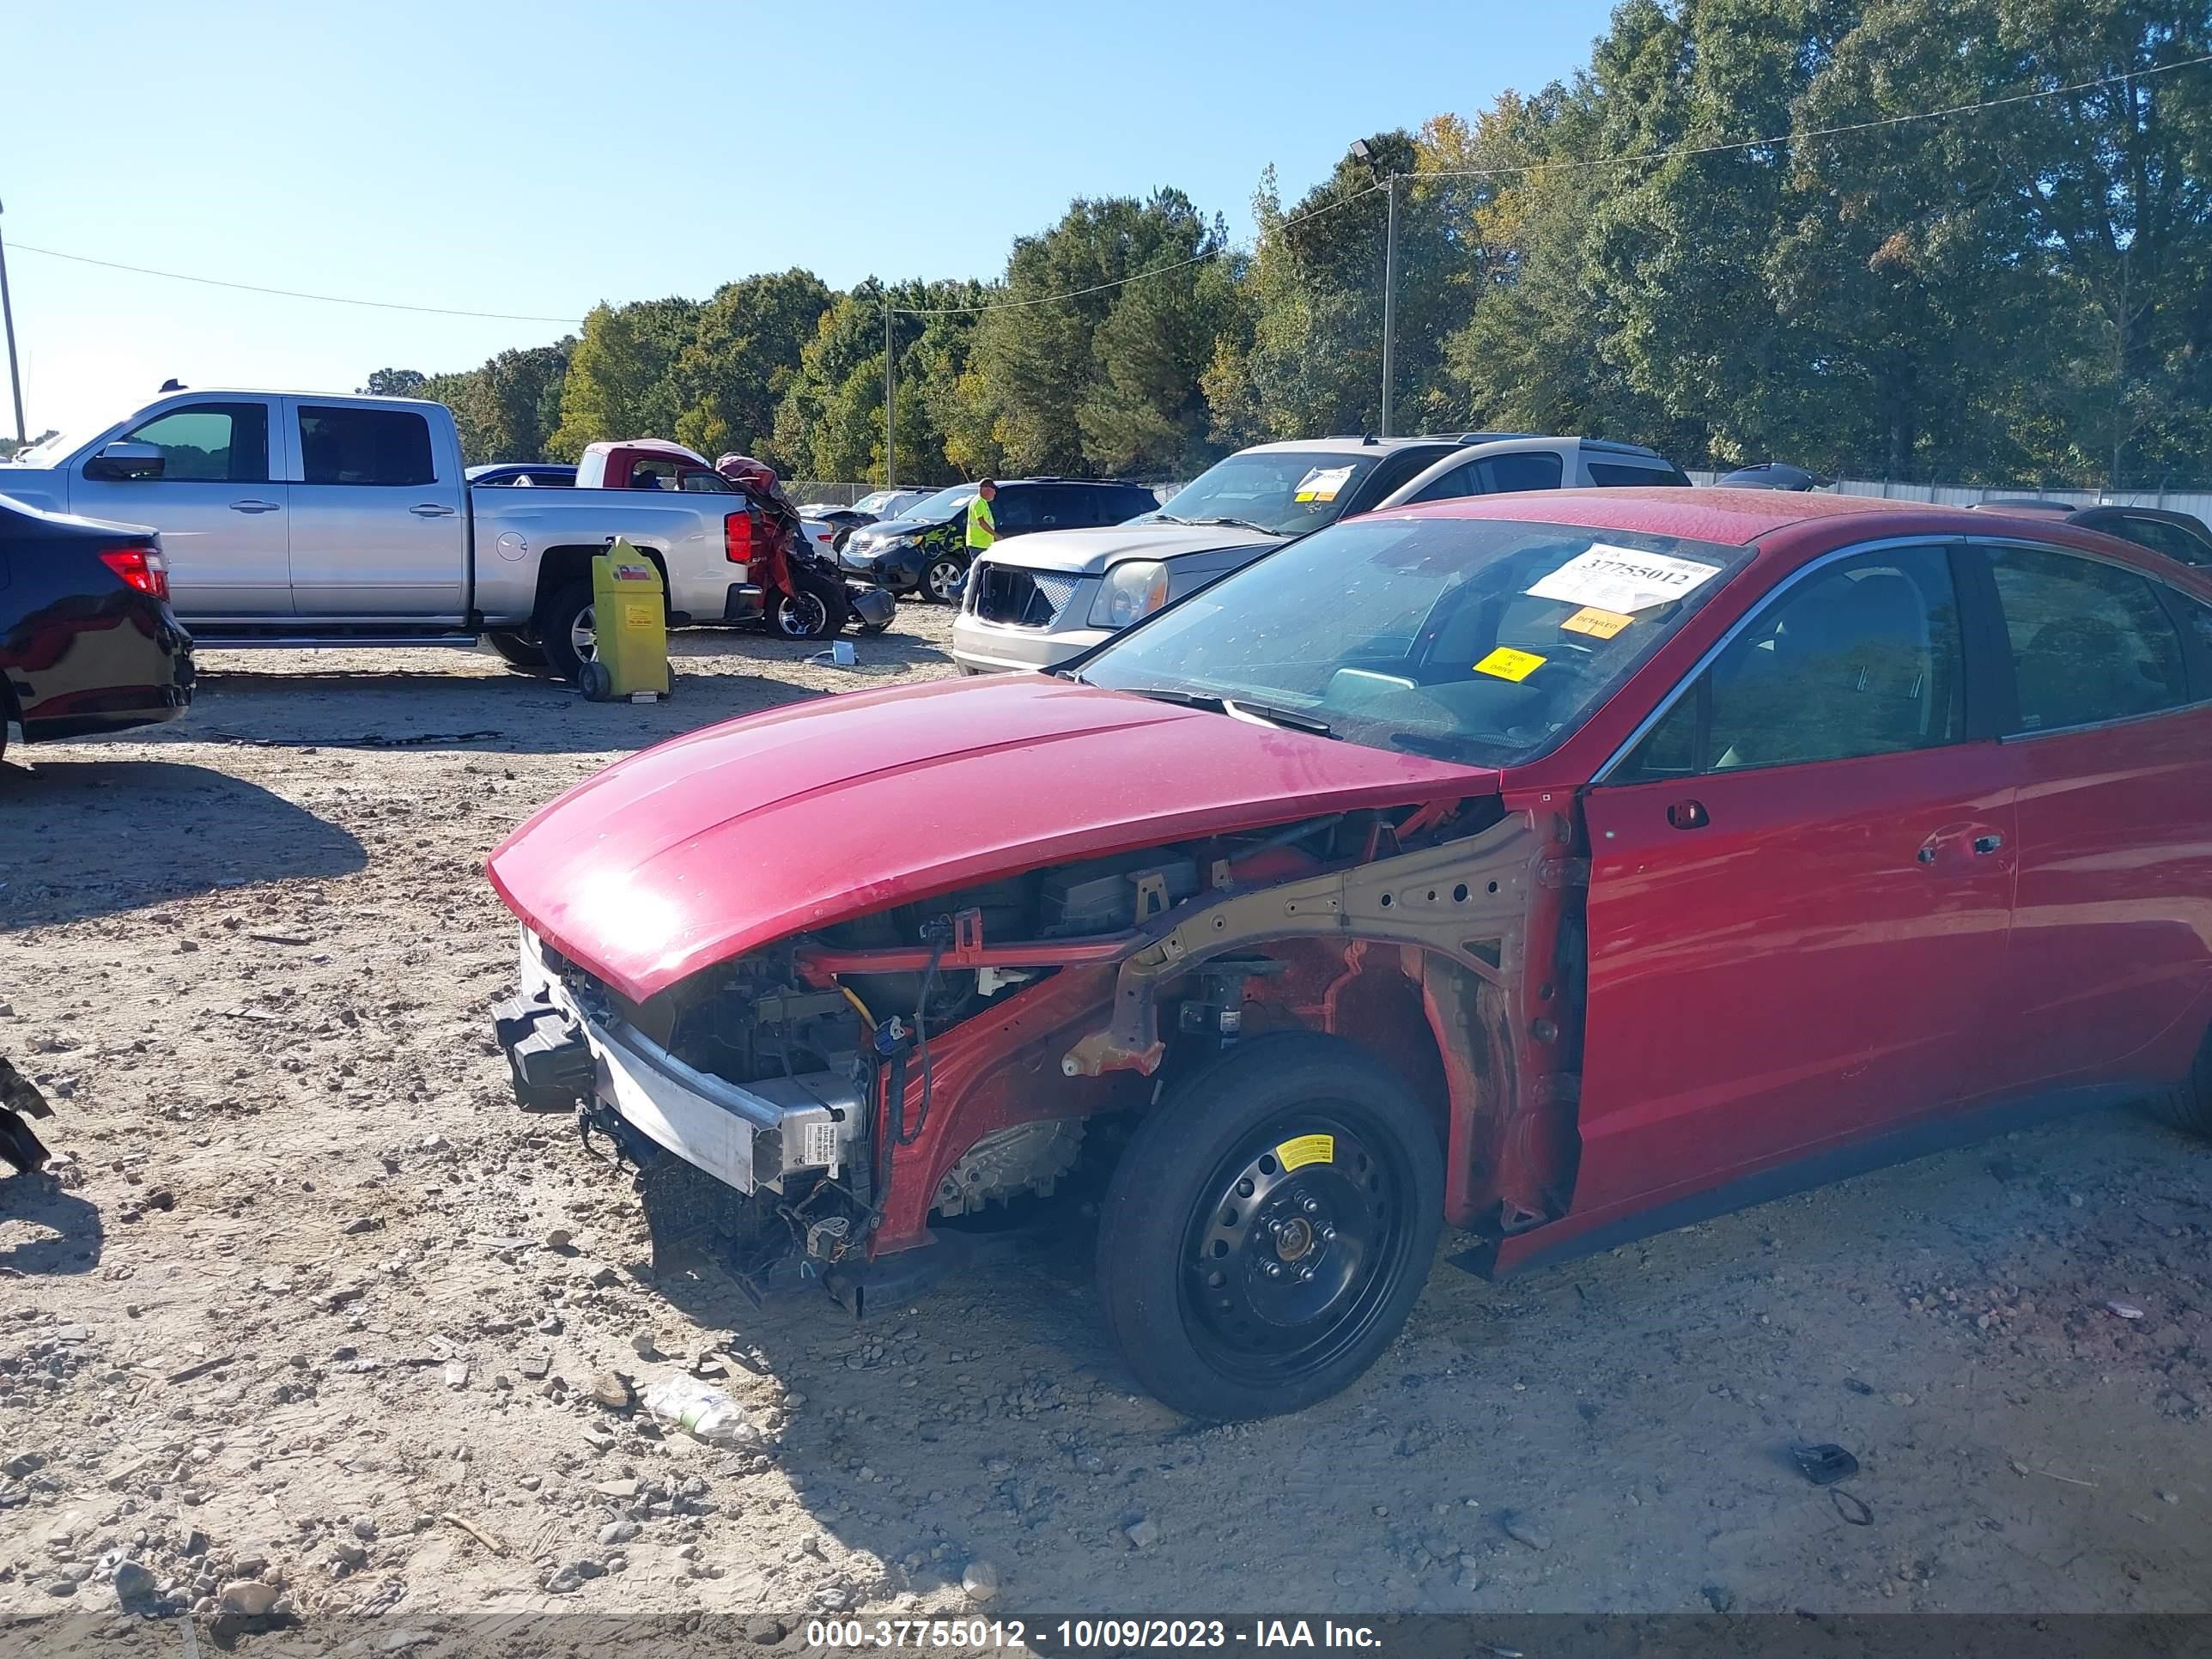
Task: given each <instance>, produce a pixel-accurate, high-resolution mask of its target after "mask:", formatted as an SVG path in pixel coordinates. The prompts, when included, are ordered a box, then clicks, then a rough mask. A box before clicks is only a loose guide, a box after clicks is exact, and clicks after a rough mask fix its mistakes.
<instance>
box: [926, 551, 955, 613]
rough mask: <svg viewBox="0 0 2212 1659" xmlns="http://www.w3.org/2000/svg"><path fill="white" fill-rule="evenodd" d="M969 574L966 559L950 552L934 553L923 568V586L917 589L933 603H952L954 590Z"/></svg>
mask: <svg viewBox="0 0 2212 1659" xmlns="http://www.w3.org/2000/svg"><path fill="white" fill-rule="evenodd" d="M966 574H968V564H967V561H966V560H964V559H956V558H954V557H953V556H952V555H951V554H950V553H937V554H933V555H931V556H930V560H929V562H928V563H927V564H926V565H924V566H922V568H921V587H920V588H919V589H918V590H917V591H918V592H920V593H921V596H922V597H923V598H924V599H928V600H930V601H931V602H933V604H937V605H951V603H952V592H953V590H954V589H955V588H957V587H958V586H959V585H960V579H961V578H962V577H963V576H965V575H966Z"/></svg>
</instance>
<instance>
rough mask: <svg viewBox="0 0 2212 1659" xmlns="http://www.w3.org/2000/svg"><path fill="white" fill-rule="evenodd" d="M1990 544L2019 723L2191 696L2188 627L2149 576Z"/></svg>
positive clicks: (2078, 720) (2058, 721)
mask: <svg viewBox="0 0 2212 1659" xmlns="http://www.w3.org/2000/svg"><path fill="white" fill-rule="evenodd" d="M1988 551H1989V557H1990V571H1991V573H1992V574H1994V575H1995V577H1996V586H1997V603H1998V605H1999V608H2000V609H2001V611H2002V614H2003V618H2004V631H2005V641H2006V644H2007V646H2008V647H2009V649H2010V651H2011V653H2012V667H2013V684H2014V688H2015V696H2016V697H2017V700H2018V709H2019V712H2018V715H2017V718H2016V720H2015V730H2017V731H2020V732H2055V731H2059V730H2062V729H2063V728H2064V727H2067V726H2093V725H2096V724H2098V723H2099V722H2100V721H2104V720H2125V719H2128V718H2129V717H2130V716H2132V715H2136V714H2155V713H2157V712H2158V711H2159V710H2160V709H2161V708H2179V707H2180V706H2181V704H2182V703H2184V702H2186V701H2187V699H2188V695H2189V693H2188V683H2187V677H2186V673H2185V670H2184V667H2183V659H2182V650H2181V636H2180V635H2179V632H2178V631H2177V630H2176V629H2175V628H2174V625H2173V623H2172V620H2171V619H2169V618H2168V617H2167V616H2166V607H2165V606H2163V605H2160V603H2159V599H2158V595H2157V593H2156V592H2154V590H2153V588H2152V586H2151V584H2150V583H2149V582H2148V580H2145V579H2144V578H2143V577H2142V576H2139V575H2137V574H2136V573H2135V572H2134V571H2132V570H2123V569H2121V568H2119V567H2118V565H2110V564H2100V563H2099V562H2097V561H2096V560H2094V559H2090V558H2084V557H2081V556H2079V555H2076V554H2071V553H2058V552H2053V551H2050V550H2044V549H2039V548H2021V547H1992V548H1990V549H1989V550H1988Z"/></svg>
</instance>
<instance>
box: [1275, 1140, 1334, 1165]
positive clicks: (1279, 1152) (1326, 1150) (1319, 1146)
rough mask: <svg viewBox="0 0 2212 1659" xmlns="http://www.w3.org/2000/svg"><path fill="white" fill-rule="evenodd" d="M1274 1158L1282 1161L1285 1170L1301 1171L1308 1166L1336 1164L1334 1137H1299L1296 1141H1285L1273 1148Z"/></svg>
mask: <svg viewBox="0 0 2212 1659" xmlns="http://www.w3.org/2000/svg"><path fill="white" fill-rule="evenodd" d="M1275 1156H1276V1157H1277V1158H1280V1159H1282V1160H1283V1168H1284V1169H1285V1170H1302V1169H1304V1168H1305V1166H1306V1165H1307V1164H1334V1163H1335V1162H1336V1137H1335V1136H1334V1135H1300V1136H1299V1137H1298V1138H1297V1139H1296V1140H1286V1141H1285V1142H1284V1143H1283V1144H1282V1145H1281V1146H1278V1147H1276V1148H1275Z"/></svg>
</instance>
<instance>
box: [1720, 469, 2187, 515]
mask: <svg viewBox="0 0 2212 1659" xmlns="http://www.w3.org/2000/svg"><path fill="white" fill-rule="evenodd" d="M1719 476H1720V475H1719V474H1718V473H1717V472H1699V471H1690V477H1691V479H1692V481H1693V482H1695V483H1701V484H1709V483H1712V482H1713V480H1714V479H1716V478H1717V477H1719ZM1832 493H1833V494H1835V495H1875V496H1879V497H1881V499H1882V500H1884V501H1935V502H1938V503H1940V504H1941V505H1942V506H1945V507H1971V506H1972V505H1973V503H1974V502H1976V501H2063V502H2065V503H2066V505H2067V506H2069V507H2164V508H2166V510H2167V511H2168V512H2172V513H2195V514H2196V515H2197V517H2198V518H2200V519H2203V520H2206V521H2207V522H2208V523H2212V490H2203V489H2037V488H2036V487H2035V486H2034V485H2033V484H1908V483H1890V482H1889V481H1887V479H1881V480H1874V479H1868V478H1839V479H1838V480H1837V482H1836V484H1835V486H1834V489H1833V491H1832Z"/></svg>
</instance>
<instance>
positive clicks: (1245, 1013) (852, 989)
mask: <svg viewBox="0 0 2212 1659" xmlns="http://www.w3.org/2000/svg"><path fill="white" fill-rule="evenodd" d="M1540 848H1541V840H1540V838H1539V836H1537V835H1536V833H1535V832H1534V829H1533V828H1532V826H1531V824H1530V823H1529V822H1528V819H1527V818H1526V817H1509V816H1508V815H1506V814H1505V813H1504V811H1503V809H1502V807H1501V806H1500V804H1499V803H1498V800H1497V799H1496V798H1494V797H1481V798H1476V799H1466V800H1459V801H1449V800H1446V801H1439V802H1430V803H1421V804H1414V805H1407V806H1401V807H1396V808H1386V809H1379V810H1378V809H1368V810H1359V811H1338V812H1329V813H1323V814H1318V815H1316V816H1313V817H1305V818H1301V819H1297V820H1294V821H1292V822H1289V823H1276V824H1273V825H1267V826H1262V827H1261V828H1258V829H1251V830H1246V831H1239V832H1237V833H1233V834H1225V835H1219V836H1211V837H1206V838H1200V839H1194V840H1188V841H1179V842H1167V843H1164V844H1162V845H1158V846H1154V847H1147V848H1136V849H1133V850H1131V851H1127V852H1121V853H1116V854H1111V855H1109V856H1103V857H1094V858H1085V859H1079V860H1073V861H1069V862H1066V863H1059V864H1051V865H1047V866H1042V867H1040V868H1036V869H1032V870H1030V871H1026V872H1023V873H1021V874H1019V875H1017V876H1012V877H1009V878H1002V879H999V880H994V881H990V882H987V883H983V884H976V885H973V886H967V887H962V888H957V889H955V890H951V891H949V892H945V893H942V894H939V895H938V896H934V897H932V898H928V899H924V900H919V901H911V902H902V903H898V904H895V905H892V906H890V907H888V908H884V909H881V910H877V911H872V912H870V913H867V914H864V915H859V916H857V917H854V918H852V919H849V920H846V921H837V922H834V923H832V924H829V925H827V926H823V927H818V928H815V929H812V930H809V931H805V932H802V933H796V934H793V935H792V936H790V937H788V938H786V939H780V940H777V941H775V942H774V943H772V944H769V945H765V946H763V947H761V948H757V949H755V950H751V951H746V952H744V953H743V954H742V955H739V956H738V957H735V958H733V959H731V960H728V961H726V962H723V963H717V964H716V965H714V966H713V967H710V968H708V969H704V970H702V971H700V972H697V973H694V974H692V975H689V976H688V977H685V978H683V979H680V980H678V981H676V982H674V983H673V984H671V985H669V986H667V987H665V989H661V990H659V991H658V992H657V993H656V994H653V995H650V996H647V997H646V998H644V999H643V1000H629V999H627V998H625V997H623V995H621V994H619V993H618V992H617V991H616V990H615V989H613V988H612V987H610V986H609V985H607V984H606V983H605V982H604V981H601V980H600V979H599V978H598V977H597V976H595V975H593V974H592V973H591V972H589V971H587V970H586V969H583V968H581V967H580V965H578V964H576V963H570V962H568V961H567V960H566V959H565V958H563V957H562V956H561V955H560V953H559V952H558V951H557V950H556V949H555V948H553V947H552V946H551V945H549V944H547V943H545V942H544V941H543V940H541V939H538V938H537V937H536V936H535V935H533V934H532V933H530V932H529V931H528V929H526V930H525V933H524V939H523V947H522V957H523V980H524V984H523V987H522V990H521V992H520V994H519V995H518V997H517V998H516V999H514V1000H511V1001H510V1002H509V1003H508V1004H507V1005H504V1006H502V1009H501V1019H502V1022H503V1024H502V1027H501V1030H502V1034H503V1035H502V1041H503V1042H505V1043H506V1045H507V1049H508V1054H509V1058H510V1062H511V1064H512V1065H513V1067H514V1070H515V1081H516V1089H517V1092H518V1097H519V1098H520V1099H522V1100H523V1101H524V1102H525V1103H527V1104H531V1105H532V1106H535V1107H538V1108H539V1109H542V1108H543V1107H544V1104H545V1100H546V1096H547V1094H548V1092H549V1091H559V1090H562V1089H564V1088H565V1089H568V1090H569V1091H572V1092H573V1093H578V1094H581V1095H582V1096H583V1098H581V1099H580V1100H579V1101H577V1102H576V1103H575V1110H576V1111H577V1113H578V1115H579V1119H580V1123H581V1125H582V1127H583V1129H584V1132H585V1133H586V1135H587V1136H588V1137H592V1138H597V1137H599V1136H602V1135H604V1136H605V1138H606V1139H607V1140H608V1141H609V1142H610V1143H611V1146H613V1148H614V1149H615V1150H616V1151H617V1152H618V1153H619V1155H620V1156H621V1158H623V1160H624V1161H626V1162H627V1163H628V1164H631V1165H634V1166H635V1170H636V1173H637V1176H638V1186H639V1190H640V1192H641V1197H642V1200H643V1203H644V1206H645V1210H646V1214H647V1222H648V1224H649V1225H650V1228H651V1232H652V1237H653V1248H654V1255H655V1267H656V1271H658V1272H662V1273H666V1272H674V1271H702V1270H703V1271H714V1270H716V1269H719V1270H720V1271H723V1272H726V1273H729V1274H731V1275H732V1277H734V1278H735V1279H736V1280H737V1282H738V1285H740V1286H741V1287H742V1288H743V1289H744V1290H745V1291H746V1292H747V1293H748V1294H749V1295H750V1296H752V1297H756V1298H757V1297H763V1296H765V1295H767V1294H768V1293H769V1292H770V1291H773V1290H779V1289H787V1288H793V1287H797V1286H799V1285H804V1284H805V1283H806V1282H807V1281H808V1280H810V1279H819V1280H820V1281H821V1282H822V1283H823V1285H826V1287H827V1288H829V1290H830V1291H831V1292H832V1293H833V1295H835V1296H836V1297H837V1298H838V1299H839V1300H840V1301H842V1302H843V1303H844V1304H846V1305H847V1306H848V1307H850V1308H853V1309H854V1310H856V1311H858V1310H862V1309H864V1308H865V1306H866V1298H867V1297H868V1295H869V1294H871V1293H872V1291H879V1290H880V1289H881V1288H882V1287H883V1286H884V1285H885V1284H886V1283H887V1282H888V1283H895V1284H896V1285H897V1286H898V1288H899V1289H900V1290H901V1291H904V1290H905V1289H907V1288H908V1287H910V1286H912V1285H914V1284H915V1282H916V1281H917V1279H918V1278H919V1277H921V1276H924V1275H930V1276H933V1275H934V1274H935V1273H938V1272H941V1271H942V1270H944V1269H945V1268H948V1267H952V1266H955V1265H957V1264H958V1263H960V1262H963V1261H969V1260H972V1259H974V1258H975V1257H976V1255H978V1253H979V1252H981V1251H983V1250H985V1249H989V1248H992V1247H993V1246H994V1244H995V1243H996V1242H997V1241H999V1240H1000V1239H1002V1238H1004V1237H1007V1236H1009V1235H1010V1234H1011V1233H1013V1232H1016V1231H1021V1230H1023V1229H1024V1228H1027V1227H1030V1226H1031V1225H1050V1224H1051V1223H1052V1222H1053V1221H1054V1219H1055V1218H1060V1219H1064V1218H1066V1217H1067V1216H1069V1215H1072V1214H1073V1213H1074V1212H1075V1210H1076V1209H1077V1207H1078V1206H1076V1205H1075V1204H1073V1203H1071V1202H1069V1200H1070V1199H1071V1198H1073V1197H1076V1196H1079V1195H1088V1196H1092V1197H1095V1196H1096V1195H1097V1193H1098V1191H1099V1190H1100V1189H1101V1187H1102V1185H1103V1182H1105V1181H1106V1179H1107V1178H1108V1177H1109V1176H1110V1174H1111V1173H1112V1170H1113V1167H1114V1164H1115V1159H1116V1158H1117V1157H1118V1155H1119V1154H1120V1152H1121V1149H1122V1148H1123V1147H1124V1146H1126V1145H1127V1142H1128V1140H1129V1137H1130V1133H1131V1131H1132V1129H1133V1127H1134V1126H1135V1125H1136V1123H1137V1122H1138V1121H1139V1120H1140V1119H1141V1118H1142V1116H1143V1115H1145V1114H1146V1113H1147V1112H1148V1111H1149V1110H1151V1109H1152V1108H1153V1106H1154V1103H1155V1102H1156V1100H1157V1099H1158V1098H1159V1097H1160V1096H1161V1092H1162V1089H1163V1087H1164V1085H1172V1084H1174V1083H1175V1082H1176V1080H1177V1079H1182V1078H1184V1077H1188V1076H1189V1075H1192V1074H1194V1073H1197V1072H1199V1071H1200V1070H1201V1069H1203V1068H1204V1067H1205V1066H1207V1065H1209V1064H1211V1063H1212V1062H1214V1061H1216V1060H1219V1059H1220V1058H1221V1057H1223V1056H1224V1055H1225V1054H1228V1053H1229V1052H1230V1051H1231V1050H1233V1049H1235V1048H1237V1047H1238V1046H1239V1045H1249V1044H1251V1043H1253V1042H1256V1041H1259V1040H1261V1039H1264V1038H1267V1037H1270V1036H1285V1035H1291V1034H1296V1033H1301V1032H1304V1033H1329V1034H1334V1035H1337V1036H1341V1037H1344V1038H1346V1039H1347V1040H1348V1041H1350V1042H1355V1043H1358V1044H1360V1045H1361V1046H1362V1047H1364V1048H1368V1049H1370V1050H1372V1051H1373V1052H1375V1053H1377V1054H1386V1055H1389V1056H1391V1057H1392V1060H1393V1062H1394V1064H1397V1065H1399V1066H1401V1067H1403V1068H1404V1069H1405V1070H1406V1072H1407V1081H1408V1084H1409V1085H1411V1086H1413V1087H1415V1088H1416V1089H1417V1090H1418V1091H1419V1093H1420V1094H1421V1095H1422V1096H1423V1097H1424V1098H1425V1099H1427V1100H1429V1101H1431V1102H1433V1103H1435V1106H1434V1111H1435V1122H1434V1124H1433V1133H1434V1134H1435V1136H1436V1138H1437V1141H1438V1142H1439V1144H1440V1145H1442V1144H1444V1143H1447V1142H1451V1141H1454V1140H1463V1139H1466V1137H1467V1136H1468V1135H1469V1134H1471V1133H1473V1131H1474V1107H1473V1102H1472V1098H1471V1095H1470V1093H1469V1085H1468V1080H1467V1079H1464V1078H1462V1079H1458V1081H1457V1083H1456V1086H1455V1073H1463V1072H1465V1070H1466V1066H1465V1063H1464V1062H1463V1061H1462V1060H1456V1059H1450V1058H1448V1057H1447V1056H1449V1055H1452V1054H1455V1052H1458V1053H1463V1052H1465V1051H1466V1049H1467V1048H1468V1044H1469V1042H1471V1041H1474V1040H1476V1038H1475V1036H1474V1035H1473V1034H1481V1033H1492V1034H1494V1033H1498V1032H1502V1031H1503V1030H1504V1026H1505V1024H1506V1022H1505V1020H1504V1018H1503V1017H1502V1014H1501V1012H1500V1010H1501V1009H1502V1006H1503V999H1504V995H1505V990H1504V986H1505V981H1506V979H1507V976H1508V975H1509V973H1510V971H1511V970H1512V969H1514V968H1516V967H1517V957H1518V951H1519V946H1520V941H1521V940H1522V939H1523V938H1524V937H1525V934H1526V912H1527V910H1528V907H1529V905H1530V903H1531V902H1532V896H1536V895H1540V894H1541V898H1542V902H1553V900H1554V899H1555V896H1556V895H1555V894H1554V893H1553V892H1552V891H1551V890H1546V889H1543V888H1541V886H1540V884H1539V883H1538V882H1537V880H1536V878H1535V856H1534V855H1535V853H1536V852H1537V851H1538V850H1539V849H1540ZM509 1035H512V1036H516V1037H517V1038H519V1041H517V1042H507V1036H509ZM1480 1041H1482V1042H1491V1041H1492V1038H1491V1037H1490V1036H1482V1037H1480ZM548 1055H550V1058H549V1057H547V1056H548ZM1476 1063H1477V1066H1478V1067H1479V1068H1480V1067H1482V1066H1489V1067H1493V1068H1494V1067H1502V1066H1510V1065H1512V1064H1513V1063H1514V1061H1513V1060H1512V1059H1511V1058H1510V1054H1508V1053H1506V1052H1505V1051H1504V1049H1502V1048H1501V1049H1500V1050H1499V1051H1498V1052H1497V1053H1495V1054H1486V1055H1484V1056H1483V1057H1481V1058H1480V1059H1479V1060H1478V1061H1477V1062H1476ZM1462 1116H1464V1118H1465V1120H1466V1121H1465V1123H1464V1124H1462V1123H1460V1122H1459V1121H1458V1120H1459V1119H1461V1118H1462ZM1495 1127H1496V1126H1492V1132H1494V1130H1495ZM1472 1161H1473V1160H1472V1159H1470V1163H1472ZM1466 1185H1467V1183H1465V1182H1455V1186H1459V1187H1465V1186H1466ZM1502 1196H1503V1195H1502V1194H1484V1195H1482V1196H1481V1197H1480V1199H1477V1198H1474V1196H1472V1195H1471V1194H1469V1193H1459V1194H1455V1197H1457V1198H1458V1199H1460V1200H1461V1201H1462V1202H1464V1203H1480V1204H1484V1205H1487V1206H1489V1207H1492V1208H1493V1209H1494V1208H1496V1207H1498V1203H1499V1201H1500V1199H1501V1197H1502ZM1513 1198H1514V1199H1515V1200H1516V1203H1517V1204H1518V1205H1519V1206H1520V1207H1521V1208H1522V1209H1524V1210H1525V1209H1528V1208H1531V1207H1536V1206H1541V1204H1542V1201H1543V1200H1542V1199H1541V1195H1540V1194H1535V1193H1533V1192H1525V1191H1524V1192H1516V1193H1515V1194H1513ZM1050 1200H1060V1201H1059V1202H1058V1203H1056V1204H1055V1203H1052V1202H1050ZM894 1275H895V1277H894Z"/></svg>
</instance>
